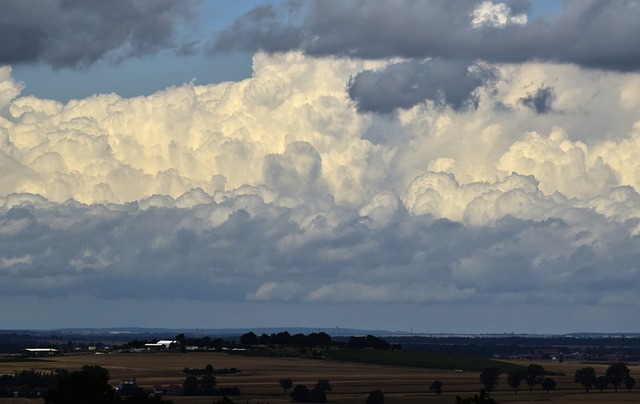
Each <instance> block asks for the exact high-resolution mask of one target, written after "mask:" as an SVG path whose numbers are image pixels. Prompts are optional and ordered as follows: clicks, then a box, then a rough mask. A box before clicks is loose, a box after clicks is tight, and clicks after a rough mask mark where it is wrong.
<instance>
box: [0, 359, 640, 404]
mask: <svg viewBox="0 0 640 404" xmlns="http://www.w3.org/2000/svg"><path fill="white" fill-rule="evenodd" d="M333 354H335V355H337V356H332V355H333ZM413 354H415V353H402V355H400V356H398V357H397V358H396V363H401V364H402V363H404V366H396V365H390V364H388V363H392V361H391V359H389V358H390V357H391V356H392V354H391V355H390V354H389V353H387V354H385V355H383V359H385V360H386V363H387V364H381V362H380V360H381V359H380V356H379V355H378V354H377V353H374V351H362V352H360V353H359V356H360V357H359V358H358V357H354V355H355V354H354V353H349V351H344V352H343V353H338V352H335V353H330V354H329V355H328V356H329V357H330V358H331V357H333V358H335V359H327V360H324V359H310V358H295V357H252V356H245V355H239V354H227V353H219V352H215V353H214V352H189V353H187V354H180V353H165V352H153V353H149V352H142V353H111V354H103V355H68V356H53V357H48V358H45V359H38V360H35V361H34V360H32V359H29V358H21V359H19V358H18V357H5V358H4V359H0V374H12V373H14V372H17V371H20V370H24V369H35V370H39V371H53V370H55V369H59V368H65V369H68V370H77V369H80V368H81V367H82V366H83V365H100V366H103V367H105V368H107V369H108V370H109V372H110V374H111V382H112V384H114V385H117V384H118V383H119V382H120V381H121V380H125V379H133V378H135V379H136V381H137V383H138V384H139V385H141V386H142V387H145V388H151V387H152V386H153V385H169V384H182V382H183V380H184V378H185V375H184V374H183V373H181V370H182V369H184V368H185V367H188V368H202V367H204V366H206V365H207V364H212V365H213V366H214V368H216V369H219V368H231V367H235V368H237V369H239V370H240V373H238V374H233V375H219V376H217V380H218V384H219V385H220V386H222V387H224V386H238V387H239V388H240V391H241V392H242V396H240V397H236V398H234V400H235V401H236V402H237V403H250V404H258V403H262V404H264V403H270V404H279V403H288V402H290V399H289V398H288V397H287V396H285V395H283V390H282V389H281V388H280V386H279V384H278V380H280V379H283V378H291V379H292V380H293V382H294V385H295V384H307V385H310V386H312V385H313V384H315V382H316V381H317V380H318V379H327V380H329V381H330V383H331V386H332V387H333V389H332V391H331V392H329V393H328V395H327V398H328V400H329V402H331V403H344V404H350V403H364V401H365V399H366V396H367V394H368V393H369V392H370V391H372V390H376V389H380V390H382V391H383V392H384V394H385V398H386V402H387V403H399V404H400V403H407V404H414V403H415V404H417V403H454V402H455V396H456V395H457V394H460V395H462V396H469V395H473V394H474V393H476V392H477V391H478V390H479V389H480V383H479V381H478V375H479V371H478V370H477V366H483V365H482V364H480V363H473V361H470V362H465V361H464V357H461V356H458V357H455V358H454V359H455V360H454V361H453V362H451V363H450V365H451V366H452V368H449V369H444V368H443V367H446V366H444V364H443V358H442V357H438V356H433V357H431V358H432V360H433V361H434V362H433V365H432V366H431V367H430V364H429V356H428V355H424V356H419V355H418V356H417V357H418V358H421V359H420V360H414V361H413V362H411V361H410V360H409V359H408V358H409V357H408V356H407V355H413ZM340 355H343V356H342V357H339V356H340ZM416 355H417V354H416ZM349 356H350V357H349ZM356 356H357V355H356ZM367 356H368V357H369V358H370V360H369V362H376V363H357V362H353V361H352V360H358V361H359V362H363V361H364V360H365V359H363V357H367ZM337 359H340V360H337ZM473 359H477V358H473ZM408 362H410V363H408ZM529 363H530V362H518V361H511V362H509V363H507V362H504V364H506V365H507V366H523V367H526V366H528V365H529ZM538 363H540V364H541V365H543V366H544V367H545V369H547V370H548V371H551V372H554V373H555V374H556V375H555V376H553V377H554V379H556V381H557V382H558V386H557V388H556V391H551V392H550V393H549V394H547V393H546V392H544V391H542V390H541V389H540V387H539V386H537V387H536V388H535V389H534V391H533V394H531V395H529V394H528V391H527V389H526V388H525V386H523V387H522V388H521V390H520V392H519V393H518V394H517V395H516V394H514V393H513V391H512V390H511V389H510V388H509V387H508V386H507V384H506V377H505V376H504V375H503V376H502V377H501V379H500V382H499V384H498V387H497V389H496V390H495V391H494V392H493V393H492V396H493V397H494V398H495V399H496V400H497V401H498V402H500V403H529V402H534V401H550V402H562V403H569V404H571V403H576V404H577V403H583V402H589V401H590V402H638V401H639V400H640V393H638V392H636V390H632V392H630V393H629V392H627V391H626V390H620V391H619V392H618V393H614V392H613V390H611V389H608V390H605V392H604V393H600V392H598V391H592V392H591V393H590V394H585V393H584V390H582V389H581V386H579V385H577V384H575V383H574V381H573V374H574V372H575V370H576V369H577V368H579V367H583V366H586V365H585V364H580V363H557V362H552V361H543V362H538ZM590 366H593V367H595V368H596V371H597V373H598V374H604V371H605V369H606V365H590ZM438 367H439V369H436V368H438ZM453 367H455V368H453ZM629 368H630V369H631V374H632V375H633V376H635V377H637V376H638V375H639V374H640V368H639V367H638V366H629ZM465 369H475V370H465ZM434 380H440V381H441V382H442V384H443V393H442V395H440V396H436V395H435V394H434V393H431V392H429V391H428V387H429V385H430V384H431V382H433V381H434ZM167 398H169V399H171V400H172V401H173V402H175V403H212V402H214V401H215V399H214V398H212V397H178V396H171V397H167ZM4 401H5V402H7V403H16V404H17V403H25V402H30V403H34V402H37V401H33V400H26V401H25V400H23V401H19V399H7V400H4Z"/></svg>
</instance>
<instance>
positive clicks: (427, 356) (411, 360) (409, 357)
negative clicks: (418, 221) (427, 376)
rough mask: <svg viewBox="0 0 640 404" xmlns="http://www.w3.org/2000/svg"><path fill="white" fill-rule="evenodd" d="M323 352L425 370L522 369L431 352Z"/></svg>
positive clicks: (331, 356) (340, 358)
mask: <svg viewBox="0 0 640 404" xmlns="http://www.w3.org/2000/svg"><path fill="white" fill-rule="evenodd" d="M324 354H325V356H326V357H327V359H330V360H336V361H343V362H356V363H368V364H372V365H390V366H407V367H416V368H425V369H440V370H458V369H459V370H465V371H482V370H484V369H486V368H491V367H495V368H498V369H500V371H502V372H510V371H512V370H515V369H523V367H522V366H518V365H514V364H512V363H506V362H499V361H494V360H491V359H486V358H481V357H476V356H465V355H453V354H445V353H432V352H410V351H378V350H372V349H345V350H335V351H325V352H324Z"/></svg>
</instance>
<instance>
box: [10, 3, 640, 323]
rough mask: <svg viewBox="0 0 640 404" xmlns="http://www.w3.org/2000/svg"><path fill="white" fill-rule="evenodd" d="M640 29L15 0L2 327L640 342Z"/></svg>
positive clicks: (602, 10)
mask: <svg viewBox="0 0 640 404" xmlns="http://www.w3.org/2000/svg"><path fill="white" fill-rule="evenodd" d="M36 3H37V4H36ZM639 20H640V2H638V1H622V0H620V1H617V0H614V1H599V0H575V1H565V2H560V1H526V0H510V1H504V2H497V1H473V0H469V1H456V2H451V1H446V0H424V1H413V0H393V1H384V2H382V1H365V0H352V1H338V0H323V1H320V0H317V1H313V0H308V1H295V0H294V1H270V2H265V1H248V2H236V1H213V0H184V1H180V2H176V1H173V0H117V1H113V2H109V4H108V5H106V3H105V2H103V1H101V0H5V1H3V2H2V3H0V37H2V38H3V40H2V41H0V305H1V307H3V310H0V328H2V329H43V328H62V327H95V328H97V327H125V326H136V327H167V328H230V327H231V328H251V327H279V326H282V327H287V326H290V327H293V326H296V327H298V326H300V327H336V326H338V327H344V328H347V327H349V328H368V329H386V330H391V331H395V330H399V331H409V330H411V329H413V331H414V332H423V333H510V332H516V333H521V332H522V333H567V332H609V333H615V332H621V333H622V332H624V333H629V332H640V328H639V326H638V324H639V322H638V320H640V316H639V315H638V313H639V310H638V309H639V305H640V300H639V299H638V290H640V267H639V266H640V194H639V193H638V192H639V190H640V48H639V47H638V46H637V44H638V41H637V38H638V37H640V25H639V24H637V22H638V21H639Z"/></svg>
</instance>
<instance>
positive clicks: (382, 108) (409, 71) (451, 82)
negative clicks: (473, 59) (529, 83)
mask: <svg viewBox="0 0 640 404" xmlns="http://www.w3.org/2000/svg"><path fill="white" fill-rule="evenodd" d="M495 74H496V73H495V71H492V70H491V69H487V68H484V69H483V68H481V67H479V66H472V65H468V64H466V63H459V62H447V61H442V60H429V61H415V60H412V61H408V62H399V63H394V64H391V65H389V66H386V67H385V68H383V69H382V70H378V71H373V70H369V71H364V72H361V73H358V74H357V75H356V76H354V77H353V78H352V79H351V80H350V82H349V87H348V91H349V96H350V97H351V99H353V100H354V101H355V102H356V104H357V106H358V110H359V111H361V112H380V113H390V112H392V111H393V110H394V109H396V108H405V109H406V108H411V107H413V106H414V105H416V104H418V103H421V102H424V101H426V100H429V101H431V102H432V103H433V104H435V105H437V106H442V107H444V106H448V107H451V108H452V109H454V110H455V111H460V110H462V109H464V108H475V107H476V106H477V102H478V100H477V97H476V96H475V95H474V90H475V89H476V88H478V87H480V86H481V85H484V84H486V83H488V82H490V81H491V80H492V79H495Z"/></svg>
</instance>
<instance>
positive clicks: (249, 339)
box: [240, 331, 258, 345]
mask: <svg viewBox="0 0 640 404" xmlns="http://www.w3.org/2000/svg"><path fill="white" fill-rule="evenodd" d="M240 344H241V345H258V336H257V335H256V334H254V333H253V332H251V331H249V332H248V333H246V334H242V336H241V337H240Z"/></svg>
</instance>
